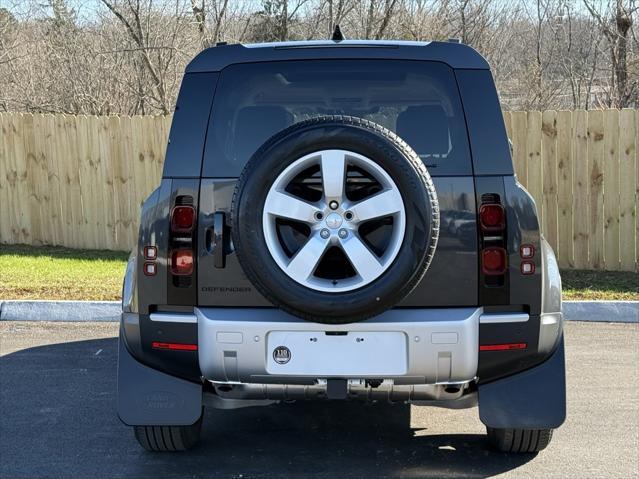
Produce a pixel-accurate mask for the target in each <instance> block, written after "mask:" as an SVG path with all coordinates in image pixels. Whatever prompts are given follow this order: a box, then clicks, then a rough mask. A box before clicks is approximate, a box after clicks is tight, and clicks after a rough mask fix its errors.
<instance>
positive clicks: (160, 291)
mask: <svg viewBox="0 0 639 479" xmlns="http://www.w3.org/2000/svg"><path fill="white" fill-rule="evenodd" d="M171 182H172V180H162V182H161V183H160V186H159V187H158V188H157V189H156V190H155V191H154V192H153V193H152V194H151V196H150V197H149V198H148V199H147V200H146V201H145V202H144V204H143V205H142V215H141V218H140V236H139V239H138V248H137V254H138V259H139V260H138V265H139V267H138V271H137V275H138V278H137V287H138V308H139V311H138V312H139V313H142V314H147V313H148V312H149V305H150V304H166V302H167V274H166V271H167V261H168V258H167V256H166V252H167V250H168V247H169V246H168V241H169V238H168V233H169V211H170V206H171V202H170V200H171ZM144 245H155V246H156V247H157V249H158V253H159V254H158V259H157V266H158V267H157V273H156V275H155V276H145V274H144V270H143V267H142V266H143V264H144Z"/></svg>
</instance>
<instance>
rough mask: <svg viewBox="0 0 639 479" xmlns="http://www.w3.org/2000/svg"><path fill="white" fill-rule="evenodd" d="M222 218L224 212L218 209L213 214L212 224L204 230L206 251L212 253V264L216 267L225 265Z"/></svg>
mask: <svg viewBox="0 0 639 479" xmlns="http://www.w3.org/2000/svg"><path fill="white" fill-rule="evenodd" d="M224 219H225V218H224V213H222V212H221V211H218V212H217V213H215V214H214V215H213V225H212V226H209V227H208V228H207V230H206V239H205V241H206V251H207V253H209V254H212V255H213V266H215V267H216V268H224V267H225V266H226V251H225V249H226V248H225V247H224V242H225V240H226V238H225V231H224V230H225V228H224Z"/></svg>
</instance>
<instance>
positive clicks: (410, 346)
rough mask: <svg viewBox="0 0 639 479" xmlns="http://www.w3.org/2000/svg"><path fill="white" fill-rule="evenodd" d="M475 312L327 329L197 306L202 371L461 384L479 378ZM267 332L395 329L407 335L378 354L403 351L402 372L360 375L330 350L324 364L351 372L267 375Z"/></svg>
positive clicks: (385, 317)
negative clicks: (339, 365)
mask: <svg viewBox="0 0 639 479" xmlns="http://www.w3.org/2000/svg"><path fill="white" fill-rule="evenodd" d="M481 313H482V308H447V309H444V308H441V309H435V308H433V309H393V310H389V311H386V312H385V313H383V314H381V315H379V316H377V317H375V318H372V319H369V320H366V321H361V322H357V323H350V324H339V325H328V324H320V323H313V322H310V321H304V320H302V319H299V318H296V317H294V316H291V315H289V314H286V313H284V312H282V311H281V310H277V309H257V308H246V309H244V308H243V309H236V308H196V309H195V314H196V316H197V322H198V341H199V348H198V354H199V361H200V370H201V371H202V374H203V376H204V378H206V379H208V380H209V381H214V382H220V383H235V384H239V383H257V384H303V385H312V384H315V381H316V380H317V379H328V378H331V377H345V378H346V379H365V378H371V379H392V380H393V383H394V384H395V385H410V384H449V383H461V382H467V381H471V380H473V379H474V378H475V376H476V374H477V362H478V357H479V351H478V350H479V317H480V315H481ZM271 332H316V333H321V334H325V333H326V332H328V333H329V334H335V333H339V332H343V333H362V332H373V333H376V332H378V333H384V332H401V333H403V334H404V336H405V338H406V339H405V340H406V345H405V348H403V351H397V352H396V351H386V350H383V351H379V354H381V355H389V356H390V355H393V354H405V355H406V370H405V372H404V373H403V374H398V375H386V374H380V371H375V370H373V369H371V370H368V371H365V372H362V367H361V364H360V363H358V364H353V365H352V366H353V367H351V365H349V364H348V361H347V360H345V359H344V358H343V357H342V356H341V355H340V349H335V351H334V357H333V358H327V361H328V360H332V361H335V360H339V361H343V363H344V371H348V370H357V371H358V374H357V375H355V376H350V375H348V374H347V373H344V374H342V375H340V376H337V375H334V376H331V375H318V374H300V373H299V371H296V373H295V374H287V372H286V368H285V367H282V368H281V369H280V371H281V372H280V373H279V374H273V373H271V374H269V372H268V370H267V362H268V358H270V357H271V356H272V355H273V351H270V350H267V349H268V347H267V344H268V337H269V336H268V335H269V333H271ZM228 338H233V340H234V341H233V342H230V341H228ZM292 354H295V351H293V353H292ZM356 366H357V367H356ZM271 371H272V370H271Z"/></svg>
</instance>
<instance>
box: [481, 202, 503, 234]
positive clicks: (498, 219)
mask: <svg viewBox="0 0 639 479" xmlns="http://www.w3.org/2000/svg"><path fill="white" fill-rule="evenodd" d="M505 216H506V215H505V214H504V208H503V207H502V206H501V205H497V204H488V205H482V206H481V208H479V222H480V224H481V228H482V229H483V230H484V231H497V230H503V229H504V226H505V225H506V218H505Z"/></svg>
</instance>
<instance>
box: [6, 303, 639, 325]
mask: <svg viewBox="0 0 639 479" xmlns="http://www.w3.org/2000/svg"><path fill="white" fill-rule="evenodd" d="M563 306H564V317H565V319H566V320H568V321H595V322H604V323H639V301H564V303H563ZM120 312H121V309H120V302H119V301H39V300H38V301H0V321H78V322H81V321H100V322H109V321H119V320H120Z"/></svg>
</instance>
